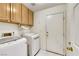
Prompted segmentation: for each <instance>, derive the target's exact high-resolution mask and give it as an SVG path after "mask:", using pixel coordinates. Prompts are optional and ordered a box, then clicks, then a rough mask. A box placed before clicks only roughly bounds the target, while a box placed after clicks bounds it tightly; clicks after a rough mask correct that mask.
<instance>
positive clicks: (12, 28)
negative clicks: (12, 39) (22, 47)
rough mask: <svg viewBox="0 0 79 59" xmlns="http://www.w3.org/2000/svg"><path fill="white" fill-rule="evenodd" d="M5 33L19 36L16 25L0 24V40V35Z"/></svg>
mask: <svg viewBox="0 0 79 59" xmlns="http://www.w3.org/2000/svg"><path fill="white" fill-rule="evenodd" d="M5 32H14V35H15V36H19V30H18V25H16V24H11V23H3V22H0V38H1V34H2V33H5Z"/></svg>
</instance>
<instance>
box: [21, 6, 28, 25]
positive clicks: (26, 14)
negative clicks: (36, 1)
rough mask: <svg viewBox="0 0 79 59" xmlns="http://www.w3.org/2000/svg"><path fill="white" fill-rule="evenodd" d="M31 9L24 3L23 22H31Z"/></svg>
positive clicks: (26, 23)
mask: <svg viewBox="0 0 79 59" xmlns="http://www.w3.org/2000/svg"><path fill="white" fill-rule="evenodd" d="M28 13H29V9H28V8H27V7H26V6H25V5H22V24H24V25H28V22H29V18H28V17H29V14H28Z"/></svg>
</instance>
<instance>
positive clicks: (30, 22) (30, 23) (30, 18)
mask: <svg viewBox="0 0 79 59" xmlns="http://www.w3.org/2000/svg"><path fill="white" fill-rule="evenodd" d="M29 25H33V12H32V11H31V10H29Z"/></svg>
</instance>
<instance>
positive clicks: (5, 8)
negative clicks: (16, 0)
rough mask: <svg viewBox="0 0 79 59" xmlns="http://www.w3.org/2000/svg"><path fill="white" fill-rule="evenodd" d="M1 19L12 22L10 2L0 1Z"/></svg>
mask: <svg viewBox="0 0 79 59" xmlns="http://www.w3.org/2000/svg"><path fill="white" fill-rule="evenodd" d="M0 21H7V22H10V4H7V3H0Z"/></svg>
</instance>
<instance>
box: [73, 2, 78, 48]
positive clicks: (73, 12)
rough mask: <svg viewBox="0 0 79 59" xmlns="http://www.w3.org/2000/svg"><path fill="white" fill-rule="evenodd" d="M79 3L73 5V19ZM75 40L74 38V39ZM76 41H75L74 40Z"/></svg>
mask: <svg viewBox="0 0 79 59" xmlns="http://www.w3.org/2000/svg"><path fill="white" fill-rule="evenodd" d="M78 5H79V3H76V4H75V6H74V7H73V20H75V9H76V7H77V6H78ZM73 41H74V40H73ZM74 43H75V42H74ZM75 45H76V46H77V47H79V45H77V44H76V43H75Z"/></svg>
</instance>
